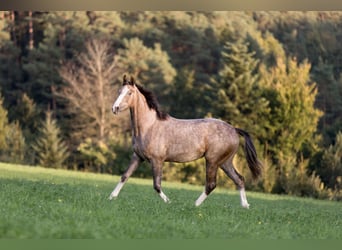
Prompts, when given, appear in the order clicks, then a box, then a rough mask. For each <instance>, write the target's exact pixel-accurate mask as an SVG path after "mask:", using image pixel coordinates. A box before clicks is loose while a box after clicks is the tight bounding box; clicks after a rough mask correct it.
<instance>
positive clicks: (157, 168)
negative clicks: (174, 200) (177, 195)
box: [151, 160, 170, 203]
mask: <svg viewBox="0 0 342 250" xmlns="http://www.w3.org/2000/svg"><path fill="white" fill-rule="evenodd" d="M151 164H152V171H153V188H154V190H156V191H157V193H158V194H159V196H160V198H162V199H163V201H164V202H166V203H168V202H170V199H169V198H168V197H167V196H166V195H165V194H164V193H163V191H162V189H161V179H162V172H163V171H162V168H163V162H162V161H158V160H152V161H151Z"/></svg>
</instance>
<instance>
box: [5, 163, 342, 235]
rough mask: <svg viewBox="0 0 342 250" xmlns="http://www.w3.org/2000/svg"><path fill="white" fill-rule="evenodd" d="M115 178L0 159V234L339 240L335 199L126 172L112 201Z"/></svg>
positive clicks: (341, 227) (340, 206)
mask: <svg viewBox="0 0 342 250" xmlns="http://www.w3.org/2000/svg"><path fill="white" fill-rule="evenodd" d="M118 180H119V177H118V176H110V175H100V174H91V173H80V172H73V171H64V170H53V169H44V168H39V167H26V166H18V165H10V164H3V163H0V190H1V192H0V238H16V239H18V238H30V239H31V238H39V239H41V238H74V239H75V238H78V239H83V238H90V239H93V238H110V239H139V238H143V239H170V238H177V239H203V238H212V239H215V238H217V239H218V238H220V239H231V238H237V239H241V238H247V239H342V203H339V202H330V201H319V200H313V199H308V198H306V199H303V198H295V197H289V196H276V195H269V194H262V193H252V192H248V191H247V198H248V201H249V203H250V204H251V207H250V209H249V210H246V209H243V208H242V207H241V206H240V204H239V195H238V193H237V191H235V190H226V189H220V188H218V189H216V190H215V191H214V192H213V193H212V194H211V195H210V196H209V197H208V199H207V200H206V201H205V202H204V203H203V204H202V205H201V206H200V207H195V205H194V202H195V200H196V199H197V197H198V196H199V195H200V193H201V192H202V190H203V187H201V186H191V185H186V184H180V183H167V182H164V183H163V187H164V189H163V190H164V192H165V194H166V195H168V197H169V198H170V199H171V203H170V204H165V203H163V201H162V200H161V199H160V198H159V197H158V196H157V195H156V194H155V192H154V190H153V188H152V181H151V180H142V179H134V178H131V179H130V180H129V181H128V183H127V184H126V186H125V187H124V188H123V190H122V191H121V193H120V195H119V197H118V198H117V199H116V200H113V201H109V200H108V199H107V198H108V196H109V194H110V192H111V191H112V189H113V188H114V186H115V185H116V183H117V182H118Z"/></svg>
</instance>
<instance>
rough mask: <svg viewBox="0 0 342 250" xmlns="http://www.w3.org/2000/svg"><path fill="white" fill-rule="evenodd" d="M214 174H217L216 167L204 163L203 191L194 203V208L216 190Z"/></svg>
mask: <svg viewBox="0 0 342 250" xmlns="http://www.w3.org/2000/svg"><path fill="white" fill-rule="evenodd" d="M216 174H217V165H216V164H211V163H209V162H208V161H207V162H206V181H205V190H204V191H203V193H202V194H201V195H200V196H199V197H198V199H197V200H196V202H195V205H196V206H199V205H201V204H202V202H203V201H204V200H205V199H206V198H207V197H208V195H209V194H210V193H211V192H212V191H213V190H214V189H215V188H216Z"/></svg>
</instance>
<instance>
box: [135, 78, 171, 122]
mask: <svg viewBox="0 0 342 250" xmlns="http://www.w3.org/2000/svg"><path fill="white" fill-rule="evenodd" d="M135 86H136V87H137V88H138V90H139V91H140V93H141V94H142V95H143V96H144V97H145V99H146V102H147V106H148V107H149V108H150V109H154V110H155V111H156V113H157V118H158V119H159V120H166V119H167V118H168V116H169V115H168V114H167V113H165V112H163V111H161V110H160V107H159V103H158V101H157V97H156V96H155V95H154V94H153V93H152V92H151V91H149V90H147V89H145V88H144V87H142V86H140V85H138V84H136V83H135Z"/></svg>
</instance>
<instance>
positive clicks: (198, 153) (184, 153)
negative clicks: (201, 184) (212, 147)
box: [165, 145, 204, 162]
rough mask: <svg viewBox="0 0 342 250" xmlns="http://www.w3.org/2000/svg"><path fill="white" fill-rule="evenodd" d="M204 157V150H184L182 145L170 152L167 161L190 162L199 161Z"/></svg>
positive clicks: (174, 146) (175, 146) (193, 148)
mask: <svg viewBox="0 0 342 250" xmlns="http://www.w3.org/2000/svg"><path fill="white" fill-rule="evenodd" d="M203 156H204V150H202V149H201V148H195V147H188V148H186V149H184V148H183V147H181V145H178V146H177V145H173V146H172V147H171V148H170V150H168V152H167V155H166V160H165V161H169V162H189V161H194V160H197V159H199V158H201V157H203Z"/></svg>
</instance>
